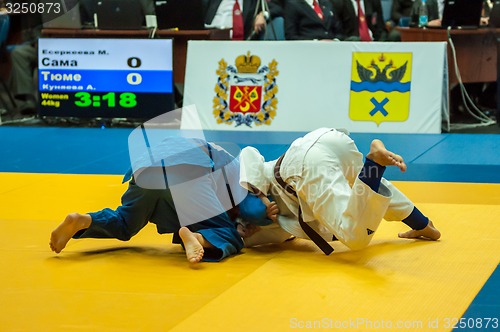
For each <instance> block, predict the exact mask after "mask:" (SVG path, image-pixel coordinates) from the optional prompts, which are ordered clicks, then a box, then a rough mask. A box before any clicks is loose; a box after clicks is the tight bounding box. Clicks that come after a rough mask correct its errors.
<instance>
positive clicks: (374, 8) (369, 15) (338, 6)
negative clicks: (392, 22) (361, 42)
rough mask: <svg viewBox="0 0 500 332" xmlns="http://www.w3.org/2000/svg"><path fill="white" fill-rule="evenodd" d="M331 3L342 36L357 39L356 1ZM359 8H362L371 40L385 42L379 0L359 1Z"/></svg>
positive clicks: (334, 0) (333, 0) (335, 0)
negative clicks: (340, 26) (339, 22)
mask: <svg viewBox="0 0 500 332" xmlns="http://www.w3.org/2000/svg"><path fill="white" fill-rule="evenodd" d="M331 1H332V3H333V8H334V10H335V12H336V13H337V15H338V17H339V18H340V20H341V24H342V28H343V34H344V35H345V36H346V37H348V38H349V39H355V38H356V37H359V23H358V22H359V21H358V14H357V4H356V0H331ZM355 6H356V7H355ZM361 6H362V7H364V8H363V10H364V14H365V18H366V22H367V25H368V29H369V30H370V33H371V37H372V40H374V41H383V40H385V38H386V31H385V23H384V15H383V14H382V4H381V2H380V0H361Z"/></svg>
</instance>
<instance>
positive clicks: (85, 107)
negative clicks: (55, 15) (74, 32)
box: [38, 38, 174, 119]
mask: <svg viewBox="0 0 500 332" xmlns="http://www.w3.org/2000/svg"><path fill="white" fill-rule="evenodd" d="M38 93H39V111H40V115H42V116H57V117H81V118H95V117H101V118H138V119H149V118H152V117H155V116H157V115H160V114H163V113H166V112H168V111H171V110H173V109H174V94H173V73H172V40H171V39H80V38H40V39H39V45H38Z"/></svg>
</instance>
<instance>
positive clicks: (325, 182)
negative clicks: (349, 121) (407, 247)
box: [240, 128, 414, 250]
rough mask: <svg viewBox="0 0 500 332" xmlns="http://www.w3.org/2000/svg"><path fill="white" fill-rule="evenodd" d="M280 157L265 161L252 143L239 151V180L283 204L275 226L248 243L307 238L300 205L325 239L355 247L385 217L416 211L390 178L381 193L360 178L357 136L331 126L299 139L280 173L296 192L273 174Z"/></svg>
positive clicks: (391, 218)
mask: <svg viewBox="0 0 500 332" xmlns="http://www.w3.org/2000/svg"><path fill="white" fill-rule="evenodd" d="M275 163H276V161H271V162H264V158H263V157H262V155H261V154H260V153H259V152H258V151H257V150H256V149H254V148H252V147H247V148H244V149H243V150H242V152H241V155H240V165H241V174H240V175H241V178H240V184H241V185H242V186H243V187H245V188H247V189H249V185H248V184H252V185H253V186H254V187H256V188H257V189H259V190H260V191H261V192H263V193H264V194H266V195H271V197H272V198H273V200H274V201H276V203H277V204H278V207H279V208H280V215H279V217H278V223H279V226H280V227H279V228H278V227H277V226H276V225H271V226H267V227H262V229H261V231H259V232H257V233H256V234H254V235H253V236H252V237H249V238H247V239H245V245H246V246H255V245H259V244H265V243H279V242H282V241H284V240H286V239H287V238H289V237H290V236H291V235H294V236H297V237H301V238H306V239H308V236H307V235H306V234H305V233H304V232H303V230H302V228H301V227H300V225H299V223H298V208H299V204H300V207H301V209H302V214H303V220H304V221H305V222H307V223H308V224H309V225H310V226H311V227H312V228H314V229H315V230H316V231H317V232H318V233H319V234H320V235H321V236H322V237H323V238H324V239H325V240H327V241H331V239H332V236H333V235H335V237H336V238H337V239H338V240H340V241H341V242H342V243H344V244H345V245H346V246H348V247H349V248H351V249H353V250H356V249H361V248H364V247H366V246H367V245H368V243H369V242H370V241H371V239H372V238H373V236H374V233H375V232H376V231H377V229H378V226H379V225H380V222H381V220H382V218H384V219H386V220H389V221H395V220H397V221H401V220H403V219H404V218H406V217H408V216H409V215H410V213H411V212H412V211H413V208H414V204H413V203H412V202H411V201H410V200H409V199H408V198H407V197H406V196H405V195H404V194H403V193H401V192H400V191H399V190H398V189H397V188H396V187H395V186H394V185H393V184H392V183H390V182H389V181H387V180H386V179H382V181H381V184H380V188H379V190H378V192H374V191H373V190H372V189H371V188H370V187H369V186H367V185H366V184H365V183H364V182H363V181H361V180H360V179H359V178H358V175H359V172H360V171H361V169H362V167H363V164H364V162H363V156H362V154H361V153H360V152H359V151H358V149H357V147H356V145H355V144H354V141H353V140H352V139H351V138H350V137H349V136H347V135H346V134H344V133H343V132H340V131H337V130H335V129H331V128H321V129H318V130H315V131H313V132H310V133H309V134H307V135H305V136H304V137H302V138H299V139H297V140H295V141H294V142H293V143H292V144H291V146H290V148H289V149H288V150H287V152H286V153H285V157H284V158H283V161H282V164H281V167H280V174H281V177H282V178H283V180H284V181H285V182H286V183H288V184H290V185H291V186H292V187H293V188H294V189H295V190H296V192H297V195H298V199H297V198H295V197H294V196H293V195H291V194H289V193H287V192H286V191H285V190H284V189H283V188H282V187H281V186H280V185H279V184H278V183H277V182H276V180H275V178H274V174H273V173H274V165H275Z"/></svg>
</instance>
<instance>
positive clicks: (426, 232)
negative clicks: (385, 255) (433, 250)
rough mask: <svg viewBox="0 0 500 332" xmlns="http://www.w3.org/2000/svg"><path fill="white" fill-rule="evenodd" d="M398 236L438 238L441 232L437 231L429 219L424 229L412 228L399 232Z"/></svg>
mask: <svg viewBox="0 0 500 332" xmlns="http://www.w3.org/2000/svg"><path fill="white" fill-rule="evenodd" d="M398 236H399V237H401V238H405V239H426V240H434V241H436V240H438V239H439V238H440V237H441V232H439V231H438V230H437V229H436V227H434V224H433V223H432V221H430V220H429V224H428V225H427V226H425V228H424V229H421V230H419V231H417V230H414V229H412V230H411V231H408V232H404V233H399V234H398Z"/></svg>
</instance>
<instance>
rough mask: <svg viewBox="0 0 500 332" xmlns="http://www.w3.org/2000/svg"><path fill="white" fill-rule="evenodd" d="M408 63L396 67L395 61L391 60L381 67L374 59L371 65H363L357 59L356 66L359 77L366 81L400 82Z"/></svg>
mask: <svg viewBox="0 0 500 332" xmlns="http://www.w3.org/2000/svg"><path fill="white" fill-rule="evenodd" d="M407 64H408V61H406V62H405V63H404V64H403V65H402V66H400V67H394V63H393V62H392V60H391V61H389V63H387V64H386V65H384V66H383V67H382V68H380V67H379V65H378V64H376V63H375V61H374V60H372V62H371V63H370V66H368V67H363V65H361V64H360V63H359V61H357V60H356V68H357V70H358V75H359V78H360V79H361V81H365V82H387V83H392V82H400V81H401V80H402V79H403V76H404V75H405V72H406V66H407Z"/></svg>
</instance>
